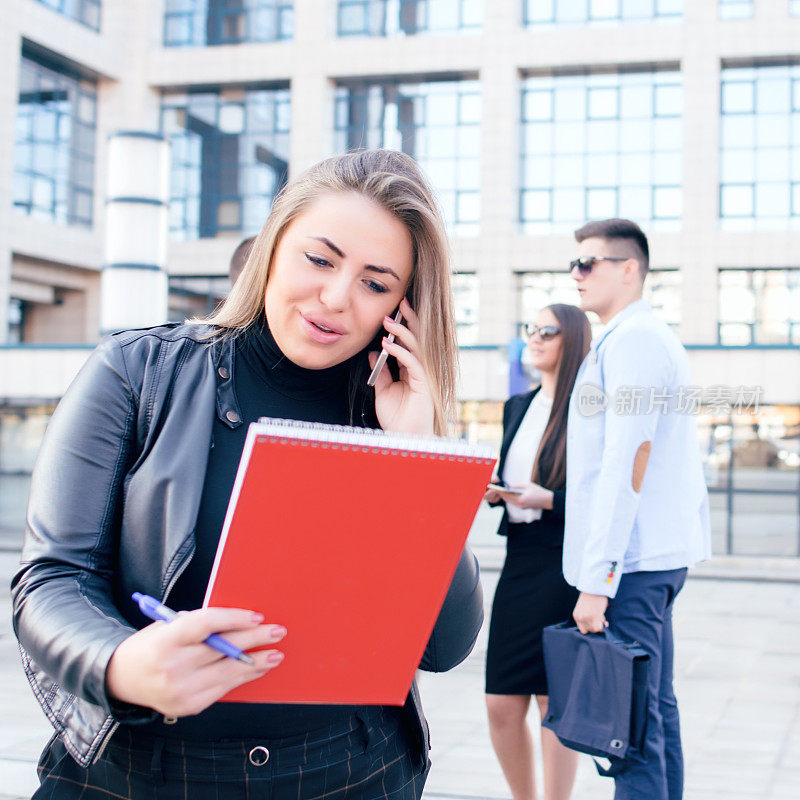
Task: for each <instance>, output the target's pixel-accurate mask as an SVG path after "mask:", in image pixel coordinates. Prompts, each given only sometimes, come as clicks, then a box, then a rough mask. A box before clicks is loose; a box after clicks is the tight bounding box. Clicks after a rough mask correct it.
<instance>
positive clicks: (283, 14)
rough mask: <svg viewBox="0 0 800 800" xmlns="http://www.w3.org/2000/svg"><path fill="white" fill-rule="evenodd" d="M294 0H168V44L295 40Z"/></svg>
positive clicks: (206, 44)
mask: <svg viewBox="0 0 800 800" xmlns="http://www.w3.org/2000/svg"><path fill="white" fill-rule="evenodd" d="M293 28H294V0H206V1H205V2H201V0H164V47H205V46H210V45H219V44H238V43H240V42H275V41H281V40H286V39H291V38H292V34H293Z"/></svg>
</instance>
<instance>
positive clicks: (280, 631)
mask: <svg viewBox="0 0 800 800" xmlns="http://www.w3.org/2000/svg"><path fill="white" fill-rule="evenodd" d="M270 633H271V634H272V636H273V638H276V639H283V637H284V636H286V628H284V627H283V625H273V626H272V630H271V631H270Z"/></svg>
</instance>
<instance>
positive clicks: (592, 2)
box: [523, 0, 683, 27]
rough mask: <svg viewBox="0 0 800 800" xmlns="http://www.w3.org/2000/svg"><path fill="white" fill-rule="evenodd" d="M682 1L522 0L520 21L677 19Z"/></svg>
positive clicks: (595, 22) (587, 22)
mask: <svg viewBox="0 0 800 800" xmlns="http://www.w3.org/2000/svg"><path fill="white" fill-rule="evenodd" d="M682 17H683V0H525V5H524V11H523V21H524V24H525V25H526V26H529V27H531V26H535V25H618V24H620V23H625V22H662V21H680V20H681V19H682Z"/></svg>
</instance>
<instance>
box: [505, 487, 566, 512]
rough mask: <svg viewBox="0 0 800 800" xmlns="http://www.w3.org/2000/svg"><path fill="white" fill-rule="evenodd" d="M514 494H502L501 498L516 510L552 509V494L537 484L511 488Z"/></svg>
mask: <svg viewBox="0 0 800 800" xmlns="http://www.w3.org/2000/svg"><path fill="white" fill-rule="evenodd" d="M513 488H514V489H515V490H516V491H515V492H503V493H502V495H501V497H502V499H503V500H505V501H506V503H508V504H510V505H512V506H516V507H517V508H542V509H551V508H552V507H553V493H552V492H551V491H550V489H545V488H544V486H540V485H539V484H538V483H525V484H522V485H520V486H515V487H513Z"/></svg>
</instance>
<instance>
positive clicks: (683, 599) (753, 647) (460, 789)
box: [0, 554, 800, 800]
mask: <svg viewBox="0 0 800 800" xmlns="http://www.w3.org/2000/svg"><path fill="white" fill-rule="evenodd" d="M15 563H16V557H13V558H11V557H4V554H0V800H22V798H26V797H30V794H31V792H32V791H33V789H34V787H35V785H36V772H35V767H36V761H37V759H38V756H39V752H40V750H41V748H42V747H43V745H44V743H45V742H46V740H47V739H48V737H49V735H50V730H51V729H50V725H49V723H48V722H47V720H46V719H45V717H44V715H43V714H42V713H41V711H40V710H39V708H38V706H37V705H36V703H35V701H34V699H33V695H32V694H31V692H30V689H29V687H28V684H27V681H26V680H25V677H24V675H23V674H22V670H21V667H20V665H19V658H18V655H17V650H16V643H15V642H14V640H13V636H12V635H11V628H10V602H9V599H8V590H7V586H8V582H7V577H8V576H9V575H10V572H11V569H12V568H13V565H14V564H15ZM497 577H498V575H497V572H494V571H485V572H484V574H483V576H482V580H483V583H484V594H485V598H486V608H487V612H488V610H489V608H490V602H491V597H492V595H493V593H494V588H495V585H496V582H497ZM798 611H800V585H798V584H789V583H780V584H778V583H775V584H770V583H765V582H741V581H726V580H712V579H708V578H702V579H697V580H695V579H693V578H692V577H691V576H690V579H689V580H688V582H687V584H686V588H685V589H684V590H683V592H682V593H681V596H680V597H679V598H678V601H677V605H676V622H675V630H676V641H677V653H676V665H675V666H676V677H675V685H676V692H677V695H678V698H679V703H680V707H681V724H682V729H683V736H684V746H685V759H686V766H687V774H686V793H685V798H686V800H723V799H724V800H800V780H799V779H798V776H800V659H798V658H797V653H798V649H800V614H798V613H797V612H798ZM487 616H488V615H487ZM487 632H488V625H487V626H484V629H483V631H482V632H481V634H480V636H479V638H478V642H477V644H476V647H475V650H474V652H473V653H472V655H471V656H470V657H469V658H468V659H467V660H466V662H465V663H464V664H463V665H461V666H460V667H458V668H457V669H456V670H453V671H451V672H450V673H448V674H446V675H427V674H426V675H423V676H422V677H421V692H422V697H423V703H424V705H425V709H426V712H427V715H428V719H429V722H430V726H431V732H432V741H433V751H432V753H431V757H432V761H433V769H432V771H431V775H430V778H429V782H428V785H427V787H426V791H425V797H426V800H437V799H441V800H506V799H507V798H508V797H510V793H509V791H508V788H507V786H506V784H505V781H504V779H503V776H502V772H501V770H500V767H499V764H498V763H497V761H496V759H495V757H494V754H493V752H492V749H491V744H490V741H489V735H488V727H487V722H486V710H485V705H484V695H483V669H484V661H485V653H486V638H487ZM530 720H531V725H532V728H533V730H534V738H535V739H538V733H537V731H536V729H537V727H538V723H537V721H536V717H535V709H532V711H531V717H530ZM536 759H537V764H539V767H540V756H539V754H538V753H537V755H536ZM538 779H539V781H540V782H541V768H539V770H538ZM540 788H541V787H540ZM613 788H614V787H613V782H612V781H610V780H608V779H603V778H600V777H599V776H598V775H597V774H596V772H595V770H594V767H593V764H592V761H591V760H590V759H589V758H586V757H583V758H581V761H580V766H579V770H578V776H577V780H576V785H575V791H574V793H573V798H574V799H575V800H611V798H612V796H613ZM540 796H541V792H540Z"/></svg>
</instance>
